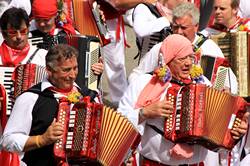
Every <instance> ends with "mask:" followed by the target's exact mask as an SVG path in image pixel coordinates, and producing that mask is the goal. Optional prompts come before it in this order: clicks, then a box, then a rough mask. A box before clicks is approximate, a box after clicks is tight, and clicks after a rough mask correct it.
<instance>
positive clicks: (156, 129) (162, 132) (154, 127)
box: [147, 124, 164, 137]
mask: <svg viewBox="0 0 250 166" xmlns="http://www.w3.org/2000/svg"><path fill="white" fill-rule="evenodd" d="M147 125H148V126H149V127H151V128H152V129H153V130H154V131H156V132H157V133H158V134H161V135H162V136H163V137H164V131H161V130H160V129H158V128H157V127H156V126H153V125H150V124H147Z"/></svg>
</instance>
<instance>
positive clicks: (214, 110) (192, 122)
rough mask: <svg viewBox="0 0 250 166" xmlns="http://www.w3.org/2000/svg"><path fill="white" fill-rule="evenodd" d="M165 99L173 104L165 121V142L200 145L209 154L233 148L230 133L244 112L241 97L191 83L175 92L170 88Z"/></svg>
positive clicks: (243, 103) (244, 105)
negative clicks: (172, 108)
mask: <svg viewBox="0 0 250 166" xmlns="http://www.w3.org/2000/svg"><path fill="white" fill-rule="evenodd" d="M180 94H181V95H180ZM173 96H174V97H173ZM178 97H179V99H177V98H178ZM180 98H181V99H180ZM167 99H168V100H169V99H171V101H176V102H174V111H173V115H172V117H170V118H172V119H170V118H166V120H165V126H164V128H165V129H164V131H165V138H166V139H168V140H171V141H173V142H186V143H189V144H200V145H202V146H205V147H206V148H208V149H210V150H212V151H217V150H218V149H219V148H225V149H229V150H231V149H232V148H233V147H234V145H235V144H236V141H235V140H234V139H233V138H232V135H231V133H230V131H231V129H232V127H233V126H234V125H236V121H238V120H239V119H242V117H243V114H244V113H245V112H246V102H245V101H244V99H243V98H241V97H238V96H232V95H230V94H228V93H226V92H221V91H219V90H216V89H214V88H209V87H206V86H205V85H200V84H197V85H196V84H191V85H187V86H184V87H180V88H179V89H178V90H171V87H170V89H169V92H168V93H167ZM169 119H170V120H169Z"/></svg>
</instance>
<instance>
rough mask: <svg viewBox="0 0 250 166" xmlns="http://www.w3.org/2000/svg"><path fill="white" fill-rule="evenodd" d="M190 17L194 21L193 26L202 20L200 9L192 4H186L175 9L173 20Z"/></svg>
mask: <svg viewBox="0 0 250 166" xmlns="http://www.w3.org/2000/svg"><path fill="white" fill-rule="evenodd" d="M185 15H190V16H191V17H192V19H193V24H198V23H199V19H200V11H199V9H198V8H197V7H196V6H195V5H194V4H193V3H190V2H184V3H181V4H180V5H178V6H176V7H175V8H174V9H173V19H176V18H180V17H183V16H185Z"/></svg>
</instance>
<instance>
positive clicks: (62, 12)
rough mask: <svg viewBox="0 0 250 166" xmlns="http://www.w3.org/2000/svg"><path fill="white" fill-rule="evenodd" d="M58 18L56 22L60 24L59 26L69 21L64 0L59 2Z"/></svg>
mask: <svg viewBox="0 0 250 166" xmlns="http://www.w3.org/2000/svg"><path fill="white" fill-rule="evenodd" d="M57 10H58V13H57V18H56V22H57V24H58V26H59V27H62V26H63V25H64V24H66V23H67V18H66V13H65V11H66V10H65V5H64V2H63V0H59V1H58V2H57Z"/></svg>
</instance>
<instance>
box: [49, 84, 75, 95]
mask: <svg viewBox="0 0 250 166" xmlns="http://www.w3.org/2000/svg"><path fill="white" fill-rule="evenodd" d="M48 89H49V90H51V91H53V92H55V93H59V94H63V95H65V96H68V94H70V93H72V92H75V91H78V90H77V88H76V87H75V86H73V87H72V88H70V89H59V88H56V87H54V86H53V87H49V88H48Z"/></svg>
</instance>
